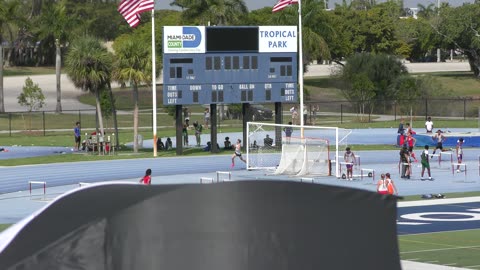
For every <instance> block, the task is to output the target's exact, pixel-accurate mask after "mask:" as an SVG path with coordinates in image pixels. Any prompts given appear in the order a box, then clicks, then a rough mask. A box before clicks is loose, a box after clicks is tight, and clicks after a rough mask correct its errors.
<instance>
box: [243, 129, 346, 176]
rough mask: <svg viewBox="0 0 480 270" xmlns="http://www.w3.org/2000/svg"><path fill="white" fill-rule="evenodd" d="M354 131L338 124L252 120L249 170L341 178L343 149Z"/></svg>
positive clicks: (248, 157)
mask: <svg viewBox="0 0 480 270" xmlns="http://www.w3.org/2000/svg"><path fill="white" fill-rule="evenodd" d="M302 129H303V132H302ZM351 132H352V131H351V130H349V129H342V128H338V127H317V126H299V125H286V124H271V123H261V122H248V123H247V142H246V144H245V148H246V161H247V169H248V170H255V169H263V170H270V171H272V172H273V173H275V174H289V175H298V176H304V175H335V176H337V177H340V168H339V165H340V164H339V160H338V157H339V156H340V153H339V151H343V150H344V149H345V147H346V145H347V138H348V135H349V134H350V133H351ZM301 134H303V137H300V136H301Z"/></svg>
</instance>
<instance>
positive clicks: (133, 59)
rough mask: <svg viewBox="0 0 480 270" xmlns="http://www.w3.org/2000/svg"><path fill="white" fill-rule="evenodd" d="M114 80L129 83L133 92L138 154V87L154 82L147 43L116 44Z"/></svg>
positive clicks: (131, 40)
mask: <svg viewBox="0 0 480 270" xmlns="http://www.w3.org/2000/svg"><path fill="white" fill-rule="evenodd" d="M114 48H115V58H116V62H115V68H114V71H113V78H114V79H115V80H116V81H118V82H119V83H121V84H124V83H127V82H129V83H130V84H131V85H132V91H133V104H134V110H133V151H134V152H135V153H136V152H138V86H139V85H141V84H149V83H150V82H151V80H152V60H151V59H152V55H151V53H150V47H149V45H148V44H147V43H143V42H138V41H136V40H133V39H132V38H131V39H129V40H126V41H123V42H119V43H117V44H115V46H114ZM154 143H155V142H154Z"/></svg>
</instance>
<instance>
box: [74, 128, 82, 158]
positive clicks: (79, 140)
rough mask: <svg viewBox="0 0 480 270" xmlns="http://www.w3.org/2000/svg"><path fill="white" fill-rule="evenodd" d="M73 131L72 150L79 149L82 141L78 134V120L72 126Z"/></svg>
mask: <svg viewBox="0 0 480 270" xmlns="http://www.w3.org/2000/svg"><path fill="white" fill-rule="evenodd" d="M73 133H74V135H75V146H74V148H73V151H78V150H80V142H81V141H82V138H81V136H80V122H77V123H76V124H75V127H74V128H73Z"/></svg>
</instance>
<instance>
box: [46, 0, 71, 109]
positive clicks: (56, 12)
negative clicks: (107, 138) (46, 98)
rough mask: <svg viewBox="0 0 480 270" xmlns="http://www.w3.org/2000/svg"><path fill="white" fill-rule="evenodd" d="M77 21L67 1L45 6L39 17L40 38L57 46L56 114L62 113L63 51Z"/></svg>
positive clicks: (50, 3)
mask: <svg viewBox="0 0 480 270" xmlns="http://www.w3.org/2000/svg"><path fill="white" fill-rule="evenodd" d="M75 21H76V20H75V19H74V18H72V17H71V16H68V14H67V9H66V6H65V0H63V1H60V2H49V3H47V4H46V5H43V9H42V13H41V15H40V16H39V17H38V20H37V23H38V30H37V32H38V37H39V38H40V40H42V41H43V42H45V43H48V42H50V44H51V45H54V46H55V52H56V53H55V75H56V82H57V84H56V88H57V105H56V109H55V110H56V112H58V113H59V112H61V111H62V90H61V85H60V76H61V71H60V70H61V66H62V50H61V46H62V45H63V46H65V44H66V42H67V41H68V33H70V31H72V26H73V24H72V23H73V22H75Z"/></svg>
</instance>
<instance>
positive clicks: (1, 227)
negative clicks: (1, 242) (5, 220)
mask: <svg viewBox="0 0 480 270" xmlns="http://www.w3.org/2000/svg"><path fill="white" fill-rule="evenodd" d="M11 225H12V224H0V232H1V231H4V230H5V229H6V228H8V227H10V226H11Z"/></svg>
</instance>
